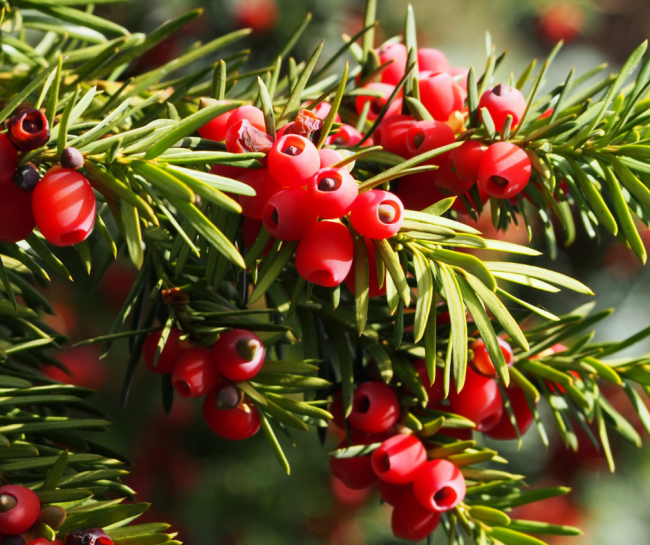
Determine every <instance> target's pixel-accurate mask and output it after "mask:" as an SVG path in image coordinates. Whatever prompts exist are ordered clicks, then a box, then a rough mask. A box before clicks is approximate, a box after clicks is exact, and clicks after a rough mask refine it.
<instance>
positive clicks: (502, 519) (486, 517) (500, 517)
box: [469, 505, 510, 526]
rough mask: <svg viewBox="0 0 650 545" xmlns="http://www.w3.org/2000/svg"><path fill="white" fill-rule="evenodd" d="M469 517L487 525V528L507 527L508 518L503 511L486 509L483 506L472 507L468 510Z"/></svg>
mask: <svg viewBox="0 0 650 545" xmlns="http://www.w3.org/2000/svg"><path fill="white" fill-rule="evenodd" d="M469 516H470V517H472V518H475V519H478V520H480V521H483V522H485V523H487V524H488V525H489V526H492V525H495V526H508V525H509V524H510V517H509V516H508V515H506V514H505V513H504V512H503V511H499V510H498V509H494V508H492V507H486V506H485V505H473V506H471V507H470V508H469Z"/></svg>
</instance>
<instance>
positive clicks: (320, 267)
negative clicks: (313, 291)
mask: <svg viewBox="0 0 650 545" xmlns="http://www.w3.org/2000/svg"><path fill="white" fill-rule="evenodd" d="M353 258H354V244H353V242H352V236H351V235H350V232H349V231H348V229H347V227H345V225H343V224H341V223H338V222H332V221H320V222H318V223H317V224H316V225H314V226H313V227H312V228H311V229H310V230H309V232H308V233H307V234H306V235H305V236H304V238H303V239H302V240H301V241H300V243H299V244H298V249H297V250H296V269H297V270H298V274H300V276H302V277H303V278H304V279H305V280H307V281H308V282H311V283H312V284H316V285H318V286H325V287H327V288H333V287H334V286H338V285H339V284H340V283H341V282H343V280H345V277H346V276H347V275H348V273H349V272H350V269H351V268H352V260H353Z"/></svg>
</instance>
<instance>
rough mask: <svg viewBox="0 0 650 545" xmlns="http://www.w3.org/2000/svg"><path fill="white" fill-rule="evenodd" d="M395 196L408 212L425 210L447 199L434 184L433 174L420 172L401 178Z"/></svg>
mask: <svg viewBox="0 0 650 545" xmlns="http://www.w3.org/2000/svg"><path fill="white" fill-rule="evenodd" d="M395 194H396V195H397V196H398V197H399V198H400V200H401V201H402V204H403V205H404V208H407V209H408V210H416V211H418V212H419V211H420V210H424V209H425V208H427V207H429V206H431V205H432V204H435V203H437V202H438V201H441V200H442V199H444V198H445V197H446V195H443V194H442V193H441V192H440V188H439V187H438V186H437V185H436V184H435V183H434V182H433V173H432V172H418V173H417V174H411V175H409V176H405V177H404V178H401V179H400V181H399V185H398V186H397V191H395Z"/></svg>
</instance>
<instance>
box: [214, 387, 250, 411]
mask: <svg viewBox="0 0 650 545" xmlns="http://www.w3.org/2000/svg"><path fill="white" fill-rule="evenodd" d="M243 398H244V396H243V394H242V393H241V392H240V391H239V390H238V389H237V388H235V387H234V386H231V385H228V386H224V387H223V388H221V390H219V393H218V394H217V407H218V408H219V409H221V410H222V411H228V410H230V409H234V408H235V407H236V406H237V405H239V404H240V403H241V402H242V400H243Z"/></svg>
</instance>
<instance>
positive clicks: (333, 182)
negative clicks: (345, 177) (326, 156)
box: [318, 176, 341, 191]
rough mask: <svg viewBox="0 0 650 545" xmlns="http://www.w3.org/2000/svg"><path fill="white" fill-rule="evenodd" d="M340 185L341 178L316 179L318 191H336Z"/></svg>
mask: <svg viewBox="0 0 650 545" xmlns="http://www.w3.org/2000/svg"><path fill="white" fill-rule="evenodd" d="M340 186H341V180H337V179H336V178H330V177H329V176H328V177H327V178H321V179H320V180H319V181H318V190H319V191H336V190H337V189H338V188H339V187H340Z"/></svg>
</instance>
